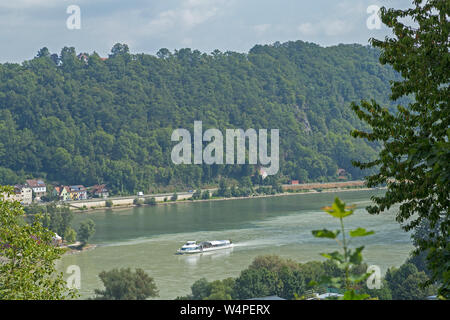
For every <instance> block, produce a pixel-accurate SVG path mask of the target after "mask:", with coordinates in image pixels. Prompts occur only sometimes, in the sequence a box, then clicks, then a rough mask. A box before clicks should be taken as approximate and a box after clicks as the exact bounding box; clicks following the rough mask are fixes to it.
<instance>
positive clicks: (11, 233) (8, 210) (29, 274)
mask: <svg viewBox="0 0 450 320" xmlns="http://www.w3.org/2000/svg"><path fill="white" fill-rule="evenodd" d="M12 192H13V190H12V188H10V187H0V300H10V299H14V300H22V299H24V300H31V299H32V300H60V299H66V298H75V297H76V292H75V291H74V290H71V289H68V288H67V286H66V285H67V284H66V282H65V281H64V279H63V276H62V273H58V272H57V271H56V269H55V261H56V260H58V259H60V258H61V255H62V254H63V250H62V249H60V248H57V247H55V246H53V245H52V237H53V236H54V233H53V232H51V231H49V230H48V229H46V228H44V226H43V225H42V222H41V220H42V216H40V215H37V216H36V217H35V219H34V221H33V223H31V224H27V223H23V216H24V211H23V207H22V206H21V205H20V204H19V203H18V202H12V201H10V200H5V194H8V193H12ZM21 221H22V222H21Z"/></svg>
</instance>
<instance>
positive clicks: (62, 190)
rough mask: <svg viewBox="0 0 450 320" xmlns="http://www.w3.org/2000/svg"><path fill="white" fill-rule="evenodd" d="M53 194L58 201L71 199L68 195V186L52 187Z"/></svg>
mask: <svg viewBox="0 0 450 320" xmlns="http://www.w3.org/2000/svg"><path fill="white" fill-rule="evenodd" d="M53 196H54V197H58V199H59V200H60V201H69V200H72V198H71V196H70V188H69V187H67V186H58V187H55V189H53Z"/></svg>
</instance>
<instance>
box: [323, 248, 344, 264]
mask: <svg viewBox="0 0 450 320" xmlns="http://www.w3.org/2000/svg"><path fill="white" fill-rule="evenodd" d="M320 255H321V256H322V257H325V258H327V259H330V260H335V261H339V262H340V263H343V262H344V260H345V259H344V256H343V255H342V254H341V253H339V252H338V251H334V252H331V253H321V254H320Z"/></svg>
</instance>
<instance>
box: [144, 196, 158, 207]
mask: <svg viewBox="0 0 450 320" xmlns="http://www.w3.org/2000/svg"><path fill="white" fill-rule="evenodd" d="M144 203H145V204H148V205H151V206H154V205H156V199H155V198H154V197H152V198H147V199H145V201H144Z"/></svg>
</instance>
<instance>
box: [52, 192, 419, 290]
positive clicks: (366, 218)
mask: <svg viewBox="0 0 450 320" xmlns="http://www.w3.org/2000/svg"><path fill="white" fill-rule="evenodd" d="M381 192H383V191H379V190H377V191H347V192H339V193H311V194H299V195H289V196H280V197H271V198H255V199H242V200H228V201H211V202H196V203H178V204H170V205H159V206H155V207H150V206H145V207H139V208H129V209H124V210H105V211H97V212H91V213H83V214H76V216H75V219H74V225H75V226H77V224H78V223H79V222H80V221H82V220H84V219H86V218H91V219H92V220H93V221H94V222H95V224H96V234H95V236H94V237H93V239H92V240H91V241H90V242H91V243H94V244H97V245H98V246H97V248H95V249H93V250H89V251H85V252H82V253H78V254H73V255H65V256H64V257H63V258H62V260H61V261H59V263H58V269H59V270H60V271H62V272H65V271H66V270H67V267H68V266H70V265H77V266H79V267H80V270H81V289H80V291H79V292H80V294H81V298H88V297H90V296H92V295H93V292H94V289H96V288H102V283H101V281H100V279H99V278H98V274H99V273H100V272H101V271H102V270H110V269H112V268H120V267H131V268H137V267H139V268H142V269H144V270H145V271H146V272H148V273H149V274H150V276H152V277H153V278H154V279H155V282H156V285H157V286H158V289H159V291H160V296H159V299H173V298H175V297H177V296H180V295H186V294H187V293H189V292H190V286H191V285H192V284H193V283H194V282H195V281H196V280H198V279H200V278H202V277H205V278H207V279H208V280H216V279H224V278H227V277H236V276H238V275H239V273H240V271H241V270H243V269H245V268H246V267H247V266H248V265H249V264H250V263H251V262H252V260H253V259H254V258H255V257H256V256H258V255H263V254H277V255H279V256H282V257H286V258H291V259H294V260H296V261H299V262H306V261H311V260H321V257H320V255H319V253H321V252H329V251H330V250H331V251H334V250H336V249H338V247H337V244H336V242H334V241H333V240H324V239H316V238H314V237H313V236H312V234H311V230H314V229H322V228H327V229H333V230H334V229H337V228H338V222H339V220H338V219H335V218H332V217H331V216H329V215H328V214H326V213H324V212H322V211H321V210H320V208H321V207H323V206H325V205H330V204H331V203H332V202H333V199H334V197H335V196H339V197H340V198H341V199H342V200H344V201H345V202H346V203H347V204H356V205H357V208H358V209H357V210H356V212H355V214H354V215H353V216H351V217H349V218H346V220H345V222H346V228H353V227H357V226H358V227H364V228H366V229H370V230H374V231H375V232H376V233H375V235H373V236H370V237H367V238H364V239H361V240H359V242H355V243H354V245H359V244H361V243H363V244H365V245H366V249H365V250H364V252H363V256H364V258H365V261H366V262H367V263H368V264H374V265H378V266H380V268H381V270H382V271H383V272H385V271H386V269H387V268H388V267H390V266H399V265H400V264H402V263H403V262H404V261H405V259H406V258H407V257H408V254H409V252H410V251H411V250H412V248H413V247H412V244H411V240H410V235H409V234H408V233H405V232H404V231H403V230H401V228H400V226H399V224H398V223H397V222H396V221H395V208H393V209H391V210H390V211H389V212H386V213H384V214H381V215H378V216H372V215H369V214H368V213H367V212H366V211H365V210H364V207H365V206H367V205H368V204H370V196H371V195H374V194H380V193H381ZM223 239H231V240H232V241H233V242H234V243H235V247H234V248H233V249H231V250H224V251H218V252H214V253H204V254H197V255H191V256H185V255H182V256H180V255H175V254H174V253H175V252H176V250H177V249H178V248H180V247H181V246H182V245H183V244H184V243H185V242H186V241H187V240H198V241H202V240H223ZM67 276H68V274H65V277H67Z"/></svg>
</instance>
